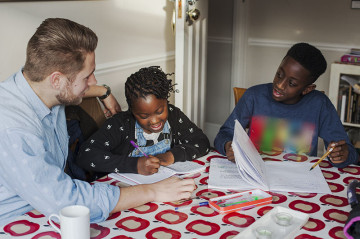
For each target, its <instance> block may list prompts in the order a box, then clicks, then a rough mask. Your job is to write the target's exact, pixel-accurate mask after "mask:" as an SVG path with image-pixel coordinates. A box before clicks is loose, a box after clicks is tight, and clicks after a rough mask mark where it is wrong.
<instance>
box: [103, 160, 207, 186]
mask: <svg viewBox="0 0 360 239" xmlns="http://www.w3.org/2000/svg"><path fill="white" fill-rule="evenodd" d="M205 168H206V167H205V166H204V165H200V164H198V163H194V162H191V161H185V162H176V163H174V164H171V165H169V166H166V167H163V166H160V168H159V171H158V172H157V173H154V174H152V175H141V174H137V173H111V174H109V176H110V177H112V178H114V179H116V180H118V181H120V182H124V183H127V184H129V185H137V184H150V183H156V182H159V181H161V180H164V179H166V178H169V177H171V176H173V175H175V174H192V173H196V172H201V171H204V170H205Z"/></svg>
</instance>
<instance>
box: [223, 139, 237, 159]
mask: <svg viewBox="0 0 360 239" xmlns="http://www.w3.org/2000/svg"><path fill="white" fill-rule="evenodd" d="M231 143H232V141H228V142H226V143H225V153H226V157H227V158H228V160H229V161H231V162H235V156H234V151H233V149H232V147H231Z"/></svg>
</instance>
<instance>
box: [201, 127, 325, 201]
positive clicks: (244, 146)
mask: <svg viewBox="0 0 360 239" xmlns="http://www.w3.org/2000/svg"><path fill="white" fill-rule="evenodd" d="M232 148H233V150H234V156H235V161H236V167H234V163H232V162H230V161H228V160H227V159H223V158H213V159H211V162H210V172H209V173H210V175H209V180H208V186H209V188H223V189H234V190H248V189H254V188H259V189H262V190H265V191H282V192H303V193H327V194H331V190H330V188H329V186H328V184H327V182H326V181H325V178H324V176H323V174H322V172H321V170H320V167H315V168H314V169H313V170H311V171H310V168H311V166H312V165H313V163H308V162H289V161H283V162H278V161H266V162H264V161H263V159H262V158H261V156H260V154H259V152H258V151H257V149H256V148H255V146H254V145H253V143H252V142H251V140H250V138H249V136H248V135H247V134H246V132H245V131H244V129H243V128H242V126H241V125H240V123H239V122H238V121H237V120H236V121H235V129H234V138H233V142H232Z"/></svg>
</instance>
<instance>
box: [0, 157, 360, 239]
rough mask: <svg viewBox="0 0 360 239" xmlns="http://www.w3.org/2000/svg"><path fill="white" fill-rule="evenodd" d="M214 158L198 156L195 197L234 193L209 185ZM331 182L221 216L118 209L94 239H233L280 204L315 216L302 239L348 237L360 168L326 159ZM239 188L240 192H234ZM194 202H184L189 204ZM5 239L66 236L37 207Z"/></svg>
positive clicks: (6, 229)
mask: <svg viewBox="0 0 360 239" xmlns="http://www.w3.org/2000/svg"><path fill="white" fill-rule="evenodd" d="M214 157H223V156H221V155H219V154H218V153H217V152H210V153H209V154H208V155H206V156H205V157H202V158H200V159H197V160H195V161H194V162H197V163H199V164H203V165H206V166H207V168H206V170H205V172H203V173H197V174H195V175H193V176H192V178H194V179H195V181H196V183H197V186H198V188H197V189H196V191H195V192H194V195H195V196H202V197H204V198H212V197H216V196H222V195H225V194H227V193H231V192H230V191H220V190H212V189H208V188H207V179H208V177H209V173H208V172H209V165H210V164H209V162H210V160H211V159H212V158H214ZM262 157H263V159H264V160H275V161H281V160H291V161H310V162H316V161H317V160H318V159H319V157H307V156H302V155H301V156H300V155H294V154H285V153H281V154H271V153H269V154H263V155H262ZM319 166H320V167H321V169H322V171H323V174H324V177H325V179H326V180H327V182H328V184H329V187H330V189H331V191H332V192H333V194H332V195H324V194H315V193H276V192H270V194H271V195H272V196H273V203H272V204H268V205H265V206H261V207H256V208H252V209H249V210H246V211H240V212H232V213H229V214H224V215H222V214H219V213H217V212H216V211H214V210H213V209H212V208H210V207H208V206H201V207H198V206H195V207H192V208H191V209H188V210H184V211H175V210H174V206H177V205H178V204H179V203H174V202H172V203H147V204H145V205H142V206H139V207H136V208H133V209H129V210H126V211H122V212H119V213H115V214H113V215H112V216H110V217H109V218H108V219H107V220H106V221H105V222H102V223H96V224H91V236H92V237H91V238H94V239H100V238H111V239H121V238H172V239H175V238H207V239H208V238H220V239H229V238H232V237H234V235H237V234H238V233H239V232H241V231H242V230H244V228H246V227H248V226H249V225H251V224H252V223H253V222H255V221H256V220H257V219H258V218H260V217H261V216H263V215H264V214H265V213H266V212H268V211H269V210H271V209H272V208H273V207H275V206H283V207H287V208H290V209H294V210H298V211H301V212H304V213H308V214H310V219H309V221H308V222H307V224H306V225H305V226H304V227H303V228H302V229H301V230H300V231H299V233H298V234H297V236H296V237H295V238H296V239H310V238H313V239H315V238H345V236H344V234H343V232H342V230H343V226H344V223H345V222H346V220H347V217H348V215H349V212H350V210H351V208H350V206H349V205H348V202H347V197H346V189H347V185H348V184H349V183H350V182H351V180H353V179H359V180H360V167H359V166H349V167H346V168H343V169H337V168H334V167H332V166H331V165H330V163H329V162H328V161H327V160H324V161H323V162H321V163H320V165H319ZM99 183H108V184H112V185H119V182H117V181H115V180H114V179H112V178H110V177H104V178H102V179H100V180H99ZM232 192H234V191H232ZM190 203H191V201H186V202H183V203H182V204H183V205H187V204H190ZM0 238H31V239H40V238H43V239H45V238H47V239H50V238H60V235H59V234H58V233H57V232H55V231H54V230H53V229H52V227H51V226H49V223H48V220H47V218H46V217H45V216H44V215H42V214H41V213H39V212H37V211H36V210H33V211H30V212H28V213H26V214H25V215H23V216H20V217H19V218H17V219H16V220H14V221H13V222H11V223H9V224H7V225H5V226H3V227H0Z"/></svg>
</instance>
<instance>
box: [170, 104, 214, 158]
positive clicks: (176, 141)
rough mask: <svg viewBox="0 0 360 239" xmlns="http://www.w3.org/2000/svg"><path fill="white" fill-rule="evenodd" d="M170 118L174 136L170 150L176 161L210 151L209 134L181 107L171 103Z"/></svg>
mask: <svg viewBox="0 0 360 239" xmlns="http://www.w3.org/2000/svg"><path fill="white" fill-rule="evenodd" d="M168 120H169V123H170V127H171V130H172V136H173V139H172V140H173V142H172V144H173V147H172V148H171V149H170V152H172V154H173V155H174V159H175V162H179V161H188V160H194V159H196V158H199V157H201V156H204V155H205V154H207V153H208V152H209V151H210V143H209V139H208V138H207V136H206V135H205V134H204V133H203V131H202V130H201V129H200V128H199V127H197V126H196V125H195V124H194V123H193V122H192V121H191V120H190V119H189V118H188V117H187V116H186V115H185V114H184V113H183V112H182V111H181V110H180V109H178V108H177V107H175V106H173V105H169V117H168Z"/></svg>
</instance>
